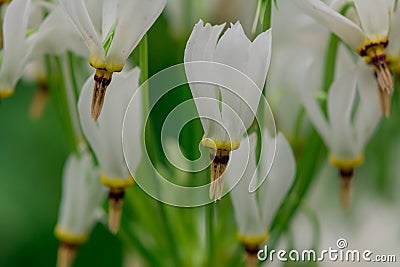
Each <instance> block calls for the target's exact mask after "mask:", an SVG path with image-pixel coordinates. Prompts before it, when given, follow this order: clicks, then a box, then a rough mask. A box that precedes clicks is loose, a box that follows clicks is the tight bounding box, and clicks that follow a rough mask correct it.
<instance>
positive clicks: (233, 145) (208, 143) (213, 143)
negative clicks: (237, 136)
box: [201, 138, 240, 151]
mask: <svg viewBox="0 0 400 267" xmlns="http://www.w3.org/2000/svg"><path fill="white" fill-rule="evenodd" d="M201 144H202V145H203V146H205V147H208V148H211V149H213V150H219V149H221V150H227V151H232V150H235V149H238V148H239V146H240V141H232V142H229V141H220V140H218V139H212V138H203V140H201Z"/></svg>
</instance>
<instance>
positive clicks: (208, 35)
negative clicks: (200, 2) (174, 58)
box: [184, 20, 224, 135]
mask: <svg viewBox="0 0 400 267" xmlns="http://www.w3.org/2000/svg"><path fill="white" fill-rule="evenodd" d="M223 28H224V24H223V25H216V26H211V25H210V24H209V23H207V24H206V25H205V26H204V25H203V21H201V20H200V21H199V22H198V23H197V24H196V25H195V26H194V28H193V31H192V34H191V35H190V37H189V40H188V42H187V44H186V48H185V55H184V62H185V71H186V76H187V80H188V82H189V85H190V89H191V92H192V95H193V99H194V101H195V104H196V107H197V110H198V112H199V115H200V116H205V117H209V118H216V120H217V121H221V114H220V110H219V103H217V102H216V101H211V100H210V101H207V100H206V101H205V100H201V98H210V99H215V100H219V91H218V89H217V87H216V86H215V85H212V84H206V83H196V81H197V82H199V81H207V80H209V81H212V80H213V78H209V79H207V77H206V75H205V74H209V75H213V71H212V69H210V68H211V67H212V64H211V63H209V64H204V63H189V62H193V61H210V62H211V61H213V59H214V51H215V47H216V45H217V41H218V37H219V35H220V34H221V31H222V30H223ZM188 63H189V64H188ZM201 123H202V125H203V129H204V131H205V132H206V135H207V132H208V130H209V120H207V119H201Z"/></svg>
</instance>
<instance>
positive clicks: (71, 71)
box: [68, 51, 79, 103]
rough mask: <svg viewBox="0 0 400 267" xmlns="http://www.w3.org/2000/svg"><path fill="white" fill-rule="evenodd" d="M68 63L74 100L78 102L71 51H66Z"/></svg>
mask: <svg viewBox="0 0 400 267" xmlns="http://www.w3.org/2000/svg"><path fill="white" fill-rule="evenodd" d="M68 65H69V71H70V73H71V83H72V88H73V90H74V100H75V103H78V99H79V86H78V82H77V80H76V75H75V68H74V55H73V54H72V52H70V51H68Z"/></svg>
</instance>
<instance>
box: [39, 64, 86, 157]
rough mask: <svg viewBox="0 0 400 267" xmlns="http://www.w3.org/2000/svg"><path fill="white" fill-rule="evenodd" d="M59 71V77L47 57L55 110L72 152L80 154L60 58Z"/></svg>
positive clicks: (47, 69) (47, 68)
mask: <svg viewBox="0 0 400 267" xmlns="http://www.w3.org/2000/svg"><path fill="white" fill-rule="evenodd" d="M55 63H56V66H57V69H58V73H57V76H56V74H55V73H54V72H53V70H52V63H51V59H50V57H48V56H46V71H47V75H48V77H49V83H50V84H49V88H50V91H51V95H52V98H53V101H54V104H55V108H56V110H57V113H58V115H59V118H60V120H61V123H62V125H63V128H64V131H65V134H66V137H67V140H68V144H69V146H70V149H71V151H72V152H78V140H77V138H76V135H75V131H74V127H73V125H72V120H71V111H70V109H69V105H68V94H67V89H66V86H65V84H64V79H65V77H64V75H63V71H62V69H63V67H62V64H61V60H60V58H58V57H56V58H55Z"/></svg>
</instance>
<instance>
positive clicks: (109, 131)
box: [78, 68, 141, 179]
mask: <svg viewBox="0 0 400 267" xmlns="http://www.w3.org/2000/svg"><path fill="white" fill-rule="evenodd" d="M139 73H140V71H139V69H138V68H135V69H133V70H130V71H129V72H127V73H121V74H119V75H114V76H113V81H112V83H111V84H110V86H109V87H108V88H107V95H106V98H105V102H104V107H103V111H102V113H101V115H100V117H99V119H98V120H97V122H94V121H93V119H92V118H91V117H90V107H91V97H92V92H93V86H94V82H93V78H92V77H90V78H89V79H88V81H87V82H86V83H85V85H84V87H83V89H82V92H81V96H80V98H79V102H78V107H79V114H80V119H81V125H82V129H83V132H84V134H85V135H86V137H87V139H88V141H89V143H90V145H91V146H92V148H93V150H94V152H95V154H96V156H97V158H98V160H99V163H100V167H101V170H102V172H104V173H105V174H106V175H107V177H109V178H110V179H111V178H120V179H126V178H127V177H128V176H129V173H128V170H127V167H126V164H125V159H124V156H123V151H122V124H123V118H124V115H125V111H126V108H127V106H128V103H129V101H130V98H131V97H132V95H133V94H134V93H135V91H136V90H137V88H138V82H139ZM137 106H138V107H137V108H138V109H139V110H138V116H140V115H141V112H140V111H141V105H140V103H138V105H137ZM140 131H141V127H138V129H137V132H140ZM137 135H138V136H132V139H135V140H133V142H139V140H138V141H136V139H139V134H137ZM137 158H138V161H139V160H140V158H141V150H138V151H137Z"/></svg>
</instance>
